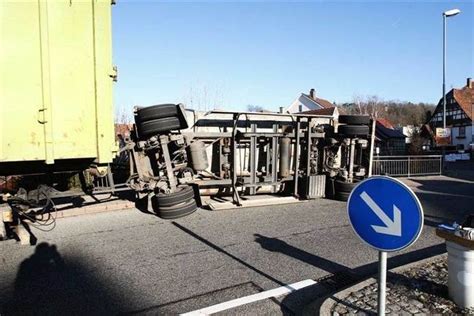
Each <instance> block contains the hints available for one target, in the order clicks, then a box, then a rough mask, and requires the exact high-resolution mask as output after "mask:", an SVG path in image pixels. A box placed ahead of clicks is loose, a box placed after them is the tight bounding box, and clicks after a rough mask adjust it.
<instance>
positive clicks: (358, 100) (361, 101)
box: [353, 95, 386, 118]
mask: <svg viewBox="0 0 474 316" xmlns="http://www.w3.org/2000/svg"><path fill="white" fill-rule="evenodd" d="M353 104H354V107H353V108H354V110H355V111H354V112H355V114H362V115H370V116H371V117H373V118H378V117H380V116H381V114H382V112H384V111H385V110H386V107H385V102H384V101H383V100H381V99H380V98H379V97H378V96H376V95H372V96H367V97H362V96H359V95H356V96H354V97H353Z"/></svg>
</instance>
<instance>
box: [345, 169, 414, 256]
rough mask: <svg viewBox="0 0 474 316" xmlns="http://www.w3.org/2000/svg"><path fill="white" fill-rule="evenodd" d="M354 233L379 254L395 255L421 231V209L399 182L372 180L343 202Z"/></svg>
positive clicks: (405, 187) (382, 178)
mask: <svg viewBox="0 0 474 316" xmlns="http://www.w3.org/2000/svg"><path fill="white" fill-rule="evenodd" d="M347 212H348V214H349V221H350V223H351V225H352V228H353V229H354V232H355V233H356V234H357V236H359V237H360V238H361V239H362V240H363V241H364V242H365V243H367V244H368V245H369V246H371V247H373V248H375V249H377V250H380V251H397V250H401V249H403V248H406V247H408V246H410V245H411V244H413V243H414V242H415V241H416V240H417V239H418V237H419V236H420V234H421V229H422V227H423V208H422V206H421V204H420V201H419V200H418V198H417V197H416V195H415V193H413V191H412V190H411V189H410V188H409V187H407V186H406V185H405V184H403V183H402V182H400V181H398V180H396V179H393V178H390V177H386V176H374V177H371V178H369V179H367V180H364V181H362V182H361V183H359V184H358V185H357V186H356V187H355V188H354V190H352V193H351V195H350V197H349V200H348V202H347Z"/></svg>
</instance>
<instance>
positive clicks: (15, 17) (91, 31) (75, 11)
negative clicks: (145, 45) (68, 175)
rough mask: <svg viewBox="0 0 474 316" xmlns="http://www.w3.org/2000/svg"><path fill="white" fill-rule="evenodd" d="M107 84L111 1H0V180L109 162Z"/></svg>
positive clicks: (110, 132) (109, 86) (111, 138)
mask: <svg viewBox="0 0 474 316" xmlns="http://www.w3.org/2000/svg"><path fill="white" fill-rule="evenodd" d="M114 78H115V71H114V68H113V65H112V36H111V1H110V0H48V1H46V0H27V1H18V0H1V1H0V174H1V173H3V174H5V173H8V171H6V170H5V166H11V165H12V164H11V163H12V162H34V163H36V164H38V162H41V163H43V164H44V165H45V166H46V164H49V165H53V166H54V165H55V164H58V163H61V161H66V160H69V161H77V160H79V161H84V160H91V161H95V162H98V163H108V162H111V161H112V158H113V155H114V151H116V145H115V138H114V119H113V115H114V110H113V105H112V85H113V80H114ZM53 166H49V167H48V168H50V169H51V168H52V167H53ZM2 168H3V169H4V170H1V169H2ZM23 169H24V168H23ZM27 169H28V168H26V170H27ZM53 169H54V168H53Z"/></svg>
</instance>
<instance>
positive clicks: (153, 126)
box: [136, 117, 181, 137]
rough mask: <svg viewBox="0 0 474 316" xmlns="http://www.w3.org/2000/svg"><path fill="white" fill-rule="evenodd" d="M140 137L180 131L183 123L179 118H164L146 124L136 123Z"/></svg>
mask: <svg viewBox="0 0 474 316" xmlns="http://www.w3.org/2000/svg"><path fill="white" fill-rule="evenodd" d="M136 124H137V130H138V134H139V136H140V137H148V136H152V135H156V134H160V133H163V132H169V131H171V130H176V129H180V127H181V123H180V121H179V119H178V118H177V117H164V118H159V119H155V120H151V121H146V122H136Z"/></svg>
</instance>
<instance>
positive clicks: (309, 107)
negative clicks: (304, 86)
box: [286, 89, 337, 113]
mask: <svg viewBox="0 0 474 316" xmlns="http://www.w3.org/2000/svg"><path fill="white" fill-rule="evenodd" d="M331 108H335V106H334V104H332V103H331V102H329V101H328V100H324V99H321V98H318V97H317V96H316V91H315V90H314V89H311V90H310V91H309V94H306V93H301V95H300V96H299V97H297V98H296V99H295V100H294V101H293V102H292V103H291V105H290V106H289V107H288V108H287V109H286V111H287V112H289V113H300V112H307V111H314V110H320V109H331ZM336 111H337V110H336Z"/></svg>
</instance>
